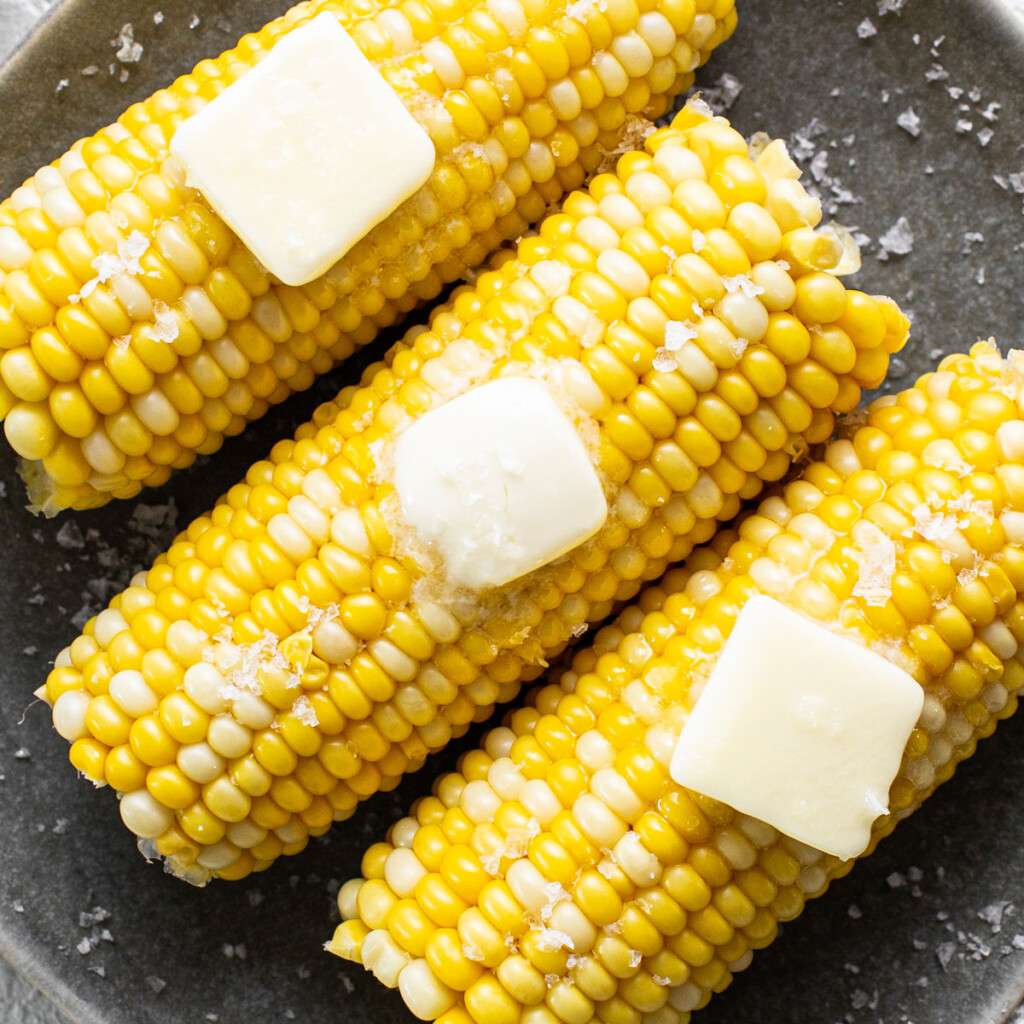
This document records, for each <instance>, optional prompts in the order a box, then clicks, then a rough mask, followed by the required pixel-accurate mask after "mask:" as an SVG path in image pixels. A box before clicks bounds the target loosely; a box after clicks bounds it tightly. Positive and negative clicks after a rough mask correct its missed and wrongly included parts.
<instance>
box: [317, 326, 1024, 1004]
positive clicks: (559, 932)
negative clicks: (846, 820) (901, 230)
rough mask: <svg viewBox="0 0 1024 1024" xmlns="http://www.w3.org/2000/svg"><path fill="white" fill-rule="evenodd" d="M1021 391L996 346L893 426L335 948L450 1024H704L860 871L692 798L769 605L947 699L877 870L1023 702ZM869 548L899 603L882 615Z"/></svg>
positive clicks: (463, 781)
mask: <svg viewBox="0 0 1024 1024" xmlns="http://www.w3.org/2000/svg"><path fill="white" fill-rule="evenodd" d="M1022 385H1024V353H1015V354H1013V355H1011V357H1010V358H1009V359H1007V360H1005V361H1004V360H1003V358H1002V357H1001V356H1000V355H999V353H998V351H997V350H996V349H995V347H994V346H992V345H989V344H979V345H978V346H976V347H975V348H974V349H973V350H972V352H971V355H970V356H965V355H964V356H951V357H949V358H947V359H946V360H945V361H944V362H943V363H942V365H941V366H940V369H939V371H938V372H936V373H932V374H928V375H926V376H924V377H922V378H921V380H919V381H918V383H917V385H916V386H915V387H913V388H910V389H908V390H907V391H904V392H903V393H902V394H900V395H899V396H889V397H886V398H882V399H879V400H878V401H877V402H875V403H874V404H873V405H872V406H871V409H870V412H869V415H868V416H867V422H866V425H864V426H862V427H860V428H859V429H857V430H856V431H855V432H853V433H852V434H851V435H850V436H849V437H847V438H844V439H840V440H837V441H834V442H833V443H831V444H830V445H829V446H828V447H827V449H826V450H825V452H824V457H823V459H822V460H821V461H817V462H813V463H811V464H810V465H808V466H807V467H806V469H805V470H804V471H803V473H802V474H801V476H800V478H798V479H796V480H794V481H793V482H791V483H789V484H788V485H787V486H786V487H785V488H784V489H783V490H782V491H781V492H780V493H778V494H776V495H774V496H771V497H769V498H766V499H765V500H764V501H763V502H762V504H761V506H760V508H759V509H758V511H757V512H756V514H754V515H751V516H750V517H749V518H747V519H745V520H744V521H742V522H741V524H740V526H739V527H738V529H737V530H736V531H732V530H730V531H727V532H726V531H723V532H722V533H720V534H719V535H718V536H717V537H716V539H715V541H714V542H713V543H712V544H711V546H709V547H707V548H703V549H700V550H698V551H697V552H695V553H694V554H693V556H692V557H691V558H690V560H689V561H688V563H687V564H686V566H685V567H684V568H681V569H678V570H673V571H672V572H670V573H669V574H668V575H667V576H666V578H665V579H664V581H663V582H662V583H661V584H659V585H658V586H656V587H654V588H651V589H650V590H648V591H647V592H645V594H644V595H643V596H642V598H641V600H640V602H639V604H637V605H635V606H633V607H631V608H629V609H628V610H627V611H625V612H623V613H622V615H621V616H620V617H619V619H618V621H617V622H616V623H615V624H613V625H611V626H609V627H607V628H605V629H603V630H601V631H600V632H599V633H598V635H597V638H596V643H595V645H594V646H593V647H592V648H590V649H588V650H584V651H582V652H580V653H579V654H577V656H576V658H575V661H574V663H573V665H572V667H571V668H570V669H569V670H567V671H566V672H565V674H564V675H563V676H562V677H561V679H560V680H559V681H558V682H557V683H554V684H551V685H548V686H545V687H543V688H541V689H539V690H537V691H536V692H535V693H534V694H533V695H532V699H531V700H530V702H529V706H527V707H525V708H523V709H520V710H517V711H513V712H511V713H510V714H509V716H508V718H507V720H506V725H504V726H502V727H500V728H497V729H495V730H493V731H491V732H490V733H488V734H487V736H486V737H485V738H484V740H483V742H482V743H481V747H480V749H478V750H474V751H472V752H470V753H467V754H466V755H464V756H463V759H462V761H461V764H460V771H458V772H455V773H452V774H449V775H446V776H443V777H441V778H440V779H439V780H438V781H437V782H436V784H435V786H434V795H433V796H431V797H427V798H424V799H423V800H421V801H418V802H417V804H416V805H414V808H413V812H412V816H411V817H407V818H404V819H402V820H400V821H399V822H397V823H396V824H395V825H394V826H393V827H392V829H391V831H390V833H389V836H388V842H386V843H379V844H377V845H375V846H372V847H371V848H370V849H369V850H368V851H367V853H366V855H365V857H364V860H363V865H362V869H363V875H364V879H359V880H354V881H352V882H349V883H347V884H346V885H345V886H344V887H343V888H342V890H341V892H340V894H339V905H340V907H341V911H342V915H343V917H344V918H345V919H346V920H345V922H344V923H343V924H341V925H340V926H339V928H338V929H337V932H336V934H335V937H334V939H333V942H332V943H331V945H330V946H329V948H330V949H331V950H332V951H333V952H335V953H337V954H338V955H340V956H343V957H345V958H347V959H353V960H356V961H360V960H361V962H362V963H363V965H364V967H366V968H367V969H368V970H373V971H374V972H375V973H376V975H377V977H378V978H379V979H380V980H381V981H383V982H384V983H385V984H387V985H390V986H392V987H394V986H396V985H397V986H398V987H399V988H400V989H401V992H402V995H403V997H404V998H405V1001H406V1003H407V1004H408V1005H409V1007H410V1009H411V1010H412V1011H413V1013H415V1014H416V1015H417V1016H418V1017H421V1018H423V1019H429V1020H433V1019H437V1020H438V1021H440V1022H443V1024H470V1022H471V1021H477V1022H480V1024H483V1022H484V1021H486V1022H487V1024H512V1022H521V1024H556V1022H559V1021H561V1022H564V1024H584V1022H586V1021H590V1020H593V1019H597V1020H600V1021H603V1022H605V1024H639V1022H641V1021H644V1022H648V1021H650V1022H657V1024H662V1022H664V1024H674V1022H685V1021H688V1020H689V1018H690V1011H691V1010H695V1009H698V1008H700V1007H702V1006H703V1005H704V1004H705V1003H706V1002H707V1001H708V999H709V998H710V996H711V994H712V993H713V992H718V991H721V990H722V989H723V988H725V987H726V986H727V985H728V984H729V982H730V981H731V979H732V976H733V974H734V973H735V972H736V971H739V970H742V969H743V968H744V967H746V966H747V965H748V963H749V962H750V959H751V954H752V951H753V950H755V949H759V948H761V947H763V946H765V945H767V944H768V943H769V942H770V941H771V940H772V938H773V937H774V935H775V933H776V929H777V925H778V922H780V921H789V920H791V919H792V918H794V917H796V916H797V915H798V914H799V913H800V911H801V910H802V908H803V906H804V903H805V901H806V900H807V899H809V898H811V897H813V896H817V895H820V894H821V893H823V892H824V891H825V889H826V888H827V886H828V885H829V883H830V882H831V881H832V880H833V879H835V878H838V877H840V876H841V875H843V874H845V873H846V872H847V871H848V870H849V869H850V867H851V866H852V864H853V861H852V860H848V861H843V860H839V859H838V858H836V857H834V856H832V855H827V854H823V853H821V852H819V851H817V850H814V849H812V848H810V847H808V846H806V845H804V844H802V843H799V842H797V841H795V840H792V839H788V838H786V837H784V836H782V835H780V834H779V833H778V832H777V831H776V830H775V829H773V828H772V827H771V826H769V825H766V824H765V823H763V822H760V821H757V820H755V819H753V818H750V817H748V816H746V815H742V814H740V813H738V812H736V811H735V810H733V809H732V808H730V807H728V806H726V805H725V804H722V803H719V802H717V801H712V800H709V799H707V798H706V797H703V796H701V795H698V794H695V793H693V792H692V791H689V790H687V789H685V788H683V787H681V786H679V785H677V784H675V783H674V782H673V781H672V780H671V779H670V778H669V775H668V764H669V760H670V758H671V755H672V751H673V749H674V746H675V742H676V739H677V737H678V735H679V732H680V730H681V728H682V726H683V724H684V723H685V721H686V719H687V716H688V714H689V712H690V711H691V710H692V707H693V700H694V694H693V688H694V687H695V686H696V685H698V684H699V683H700V681H701V680H703V679H706V678H707V675H708V673H710V671H711V669H712V667H713V665H714V663H715V660H716V658H717V655H718V653H719V652H720V651H721V649H722V646H723V643H724V642H725V640H726V639H727V638H728V637H729V634H730V632H731V630H732V627H733V625H734V623H735V621H736V618H737V615H738V614H739V611H740V609H741V608H742V607H743V605H744V604H745V602H746V601H747V600H748V599H749V598H750V597H752V596H753V595H755V594H760V593H763V594H767V595H769V596H771V597H773V598H775V599H776V600H778V601H781V602H784V603H785V604H787V605H789V606H790V607H792V608H793V609H795V610H797V611H798V612H800V613H801V614H802V615H804V616H806V617H808V618H810V619H811V620H815V621H818V622H820V623H822V624H823V625H825V626H826V627H828V628H833V629H835V628H841V629H842V630H844V631H847V632H848V633H850V634H853V635H855V636H856V637H857V638H858V639H859V640H860V641H861V642H862V643H864V644H865V645H867V646H868V647H869V648H873V649H875V650H876V651H878V652H880V653H882V654H883V655H884V656H886V657H887V658H889V659H890V660H893V661H895V662H896V663H897V664H899V665H900V666H901V667H902V668H904V669H906V670H907V671H908V672H910V674H911V675H912V676H913V677H914V678H915V679H916V680H917V681H918V682H919V683H920V684H921V686H922V687H923V688H924V691H925V704H924V710H923V712H922V714H921V717H920V720H919V722H918V726H917V728H915V729H914V731H913V732H912V734H911V737H910V740H909V742H908V744H907V747H906V749H905V752H904V757H903V761H902V764H901V767H900V770H899V772H898V774H897V777H896V780H895V782H894V783H893V785H892V788H891V791H890V795H889V811H888V813H886V814H884V815H883V816H882V817H879V818H878V819H877V820H876V822H875V825H874V829H873V835H872V842H871V845H870V846H869V848H868V851H866V852H870V851H871V850H872V849H873V848H874V845H875V843H877V841H878V840H879V839H880V838H882V837H883V836H884V835H886V834H888V833H889V832H890V831H891V830H892V828H893V827H894V826H895V824H896V823H897V822H898V821H899V820H901V819H902V818H905V817H906V816H907V815H909V814H910V813H911V812H912V811H913V810H915V809H916V808H917V807H918V806H920V804H921V802H922V801H923V800H924V799H925V798H926V797H927V796H928V795H929V794H931V793H932V792H933V791H934V789H935V788H936V787H937V786H938V785H939V783H941V782H943V781H945V780H946V779H948V778H949V777H950V776H951V775H952V774H953V770H954V768H955V766H956V764H957V763H958V762H959V761H961V760H962V759H964V758H966V757H969V756H970V755H971V753H973V751H974V748H975V745H976V743H977V741H978V740H979V739H980V738H982V737H984V736H988V735H989V734H990V733H991V732H992V731H993V729H994V728H995V726H996V723H997V722H998V720H999V719H1000V718H1005V717H1007V716H1008V715H1009V714H1011V713H1012V712H1013V710H1014V709H1015V707H1016V704H1017V697H1016V694H1017V692H1018V691H1019V690H1020V687H1021V685H1022V683H1024V665H1022V662H1021V659H1020V658H1019V655H1018V651H1019V645H1020V643H1021V641H1024V549H1022V546H1021V545H1022V543H1024V421H1022V419H1021V415H1022V408H1024V392H1022ZM858 524H859V527H858ZM869 524H870V525H869ZM864 527H868V528H869V529H870V530H873V531H876V532H878V533H879V534H880V535H881V536H883V537H884V538H886V539H887V541H889V542H891V544H892V545H893V547H894V548H895V568H894V569H892V570H891V579H889V580H887V581H885V584H884V588H883V590H885V591H888V596H886V594H885V593H884V592H883V593H877V592H876V593H873V594H871V595H870V596H864V597H862V596H858V590H859V588H858V586H857V584H858V582H861V583H863V582H864V578H865V577H864V575H862V573H864V572H865V571H866V572H867V575H868V576H872V577H873V573H872V571H871V567H870V566H868V567H867V568H866V570H865V567H864V558H863V551H862V550H861V549H860V544H859V542H858V541H857V539H856V535H857V533H858V529H863V528H864ZM875 582H876V583H877V579H876V580H875Z"/></svg>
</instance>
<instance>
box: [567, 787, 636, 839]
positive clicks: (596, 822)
mask: <svg viewBox="0 0 1024 1024" xmlns="http://www.w3.org/2000/svg"><path fill="white" fill-rule="evenodd" d="M572 814H573V818H575V820H576V824H577V825H578V826H579V827H580V830H581V831H582V832H583V834H584V835H586V836H587V838H588V839H589V840H590V841H591V842H592V843H594V845H595V846H598V847H602V846H603V847H607V848H608V849H611V848H612V847H613V846H614V845H615V844H616V843H617V842H618V841H619V840H620V839H621V838H622V837H623V836H624V835H625V834H626V831H627V826H626V823H625V822H624V821H623V820H622V819H621V818H620V817H619V816H618V815H617V814H616V813H615V812H614V811H613V810H611V808H609V807H607V806H606V805H605V804H603V803H602V802H601V800H600V799H598V798H597V797H596V796H594V795H593V794H592V793H581V794H580V795H579V796H578V797H577V798H576V801H575V803H574V804H573V805H572Z"/></svg>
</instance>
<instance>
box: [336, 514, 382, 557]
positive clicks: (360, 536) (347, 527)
mask: <svg viewBox="0 0 1024 1024" xmlns="http://www.w3.org/2000/svg"><path fill="white" fill-rule="evenodd" d="M331 539H332V540H333V541H334V543H335V544H340V545H341V547H343V548H344V549H345V550H346V551H350V552H351V553H352V554H353V555H362V556H363V557H369V556H371V555H372V554H373V545H372V544H371V543H370V538H369V536H368V535H367V533H366V526H365V525H364V523H363V517H362V516H361V515H360V514H359V509H357V508H343V509H341V511H339V512H336V513H335V514H334V518H333V519H332V520H331Z"/></svg>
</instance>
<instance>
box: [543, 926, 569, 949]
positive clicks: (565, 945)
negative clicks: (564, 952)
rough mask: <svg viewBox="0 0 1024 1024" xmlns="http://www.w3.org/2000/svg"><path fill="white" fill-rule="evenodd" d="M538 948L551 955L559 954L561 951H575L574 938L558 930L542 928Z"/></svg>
mask: <svg viewBox="0 0 1024 1024" xmlns="http://www.w3.org/2000/svg"><path fill="white" fill-rule="evenodd" d="M537 948H538V949H543V950H546V951H547V952H549V953H557V952H558V951H559V950H560V949H575V948H576V944H575V943H574V942H573V940H572V936H571V935H569V934H568V933H567V932H563V931H560V930H559V929H558V928H541V929H540V934H539V936H538V938H537Z"/></svg>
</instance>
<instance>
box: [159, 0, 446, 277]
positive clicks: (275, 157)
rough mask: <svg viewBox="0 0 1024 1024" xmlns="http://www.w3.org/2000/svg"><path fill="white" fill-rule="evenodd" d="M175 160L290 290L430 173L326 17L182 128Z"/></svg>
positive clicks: (422, 148) (408, 126)
mask: <svg viewBox="0 0 1024 1024" xmlns="http://www.w3.org/2000/svg"><path fill="white" fill-rule="evenodd" d="M171 152H172V153H173V154H174V156H175V157H177V158H178V160H180V161H181V163H182V164H183V165H184V167H185V169H186V171H187V172H188V177H189V180H190V182H191V183H192V184H194V185H195V187H196V188H198V189H199V191H200V192H202V194H203V195H204V196H205V197H206V199H207V201H208V202H209V203H210V205H211V206H212V207H213V209H214V210H216V212H217V213H218V214H219V215H220V216H221V217H222V218H223V219H224V220H225V221H226V222H227V224H228V226H229V227H230V228H231V229H232V231H234V232H235V234H236V235H238V236H239V237H240V238H241V239H242V241H243V242H244V243H245V244H246V245H247V246H248V248H249V249H250V250H251V251H252V252H253V253H254V254H255V256H256V257H257V259H259V260H260V262H261V263H262V264H263V265H264V266H265V267H266V268H267V269H268V270H269V271H270V272H271V273H272V274H274V275H276V276H277V277H278V278H280V280H282V281H283V282H284V283H285V284H290V285H301V284H306V283H308V282H309V281H312V280H314V279H315V278H317V277H319V276H320V274H322V273H324V272H325V271H326V270H328V269H329V268H330V267H331V266H333V265H334V264H335V263H336V262H337V261H338V260H339V259H341V257H342V256H344V255H345V253H346V252H348V250H349V249H351V248H352V246H353V245H355V243H356V242H358V241H359V239H361V238H362V237H363V236H364V235H365V234H366V233H367V232H368V231H369V230H370V229H371V228H372V227H374V225H376V224H378V223H380V221H382V220H383V219H384V218H385V217H387V215H388V214H389V213H391V212H392V211H393V210H394V209H396V208H397V207H398V206H399V205H401V203H403V202H404V201H405V200H406V199H408V198H409V196H411V195H412V194H413V193H414V192H415V191H416V190H417V189H418V188H419V187H420V186H421V185H423V183H424V182H426V180H427V179H428V178H429V177H430V174H431V172H432V171H433V169H434V146H433V143H432V142H431V141H430V137H429V136H428V135H427V133H426V132H425V131H424V130H423V129H422V128H421V127H420V126H419V125H418V124H417V123H416V121H415V120H414V118H413V117H412V115H411V114H410V113H409V112H408V111H407V110H406V109H405V107H404V106H403V105H402V102H401V100H399V98H398V96H397V95H396V94H395V91H394V90H393V89H392V88H391V86H390V85H388V83H387V82H386V81H385V80H384V79H383V78H382V77H381V75H380V73H379V72H378V71H377V69H376V68H375V67H374V66H373V65H372V64H371V63H370V62H369V61H368V60H367V59H366V57H364V56H363V53H362V51H361V50H360V49H359V47H358V46H356V44H355V43H354V42H353V41H352V38H351V37H350V36H349V34H348V33H347V32H346V31H345V30H344V29H343V28H342V27H341V25H340V24H339V23H338V21H337V19H336V18H335V17H334V15H332V14H329V13H326V12H325V13H324V14H320V15H318V16H317V17H315V18H314V19H313V20H312V21H310V22H308V23H307V24H306V25H303V26H302V27H301V28H297V29H294V30H293V31H291V32H289V33H288V34H287V35H286V36H284V37H283V38H282V39H281V40H280V42H278V43H277V45H276V46H275V47H274V48H273V50H272V51H271V52H270V54H269V55H268V56H267V57H266V58H265V59H264V60H263V61H261V62H260V63H259V64H258V65H256V67H254V68H253V69H252V70H251V71H249V72H248V73H247V74H245V75H243V76H242V77H241V78H240V79H239V80H238V81H237V82H234V83H232V84H231V85H230V86H229V87H228V88H227V89H225V90H224V92H223V93H221V94H220V96H218V97H217V98H216V99H215V100H213V101H212V102H211V103H210V104H209V105H208V106H206V107H204V108H203V109H202V110H200V111H199V113H197V114H195V115H194V116H193V117H190V118H189V119H188V120H187V121H185V122H184V123H183V124H182V125H181V127H180V128H179V129H178V130H177V131H176V132H175V134H174V137H173V138H172V139H171Z"/></svg>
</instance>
